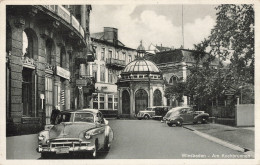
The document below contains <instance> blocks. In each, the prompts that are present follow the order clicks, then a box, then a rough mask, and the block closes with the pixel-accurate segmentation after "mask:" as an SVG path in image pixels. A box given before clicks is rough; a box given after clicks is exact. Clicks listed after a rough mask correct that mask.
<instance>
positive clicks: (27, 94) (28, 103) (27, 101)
mask: <svg viewBox="0 0 260 165" xmlns="http://www.w3.org/2000/svg"><path fill="white" fill-rule="evenodd" d="M22 76H23V81H22V102H23V115H24V116H32V70H30V69H27V68H23V71H22Z"/></svg>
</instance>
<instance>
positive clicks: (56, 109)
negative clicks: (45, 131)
mask: <svg viewBox="0 0 260 165" xmlns="http://www.w3.org/2000/svg"><path fill="white" fill-rule="evenodd" d="M59 113H60V110H59V106H58V105H56V106H55V107H54V109H53V110H52V112H51V124H56V123H55V121H56V118H57V117H58V115H59Z"/></svg>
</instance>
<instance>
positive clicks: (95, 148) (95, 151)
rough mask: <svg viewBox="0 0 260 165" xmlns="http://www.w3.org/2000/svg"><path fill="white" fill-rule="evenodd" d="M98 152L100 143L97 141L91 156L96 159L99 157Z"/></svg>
mask: <svg viewBox="0 0 260 165" xmlns="http://www.w3.org/2000/svg"><path fill="white" fill-rule="evenodd" d="M97 153H98V144H97V141H96V142H95V146H94V150H93V151H92V152H91V155H90V156H91V158H92V159H95V158H97Z"/></svg>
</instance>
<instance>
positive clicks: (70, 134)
mask: <svg viewBox="0 0 260 165" xmlns="http://www.w3.org/2000/svg"><path fill="white" fill-rule="evenodd" d="M51 123H52V125H46V126H45V129H44V130H43V131H41V132H40V133H39V134H38V148H37V152H39V153H41V156H42V158H47V157H49V156H50V155H54V154H69V153H75V152H81V153H82V152H83V153H88V154H90V155H91V156H92V157H93V158H95V157H96V156H97V153H98V151H99V150H100V149H103V150H104V151H106V152H108V151H109V149H110V146H111V142H112V140H113V131H112V129H111V128H110V126H109V125H108V121H107V120H106V119H104V118H103V115H102V113H101V112H100V111H99V110H96V109H83V110H76V111H60V112H59V113H58V114H56V115H54V116H53V114H52V116H51Z"/></svg>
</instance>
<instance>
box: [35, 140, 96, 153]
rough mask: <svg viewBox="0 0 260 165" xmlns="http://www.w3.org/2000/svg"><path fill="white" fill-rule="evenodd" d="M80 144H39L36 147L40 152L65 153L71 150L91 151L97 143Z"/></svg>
mask: <svg viewBox="0 0 260 165" xmlns="http://www.w3.org/2000/svg"><path fill="white" fill-rule="evenodd" d="M80 145H81V146H79V145H76V144H73V143H72V146H64V145H63V146H55V147H51V146H42V145H39V146H38V148H37V149H36V151H37V152H39V153H44V152H49V153H56V154H64V153H70V152H91V151H94V149H95V145H94V144H91V143H90V142H85V143H83V142H82V143H81V144H80Z"/></svg>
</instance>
